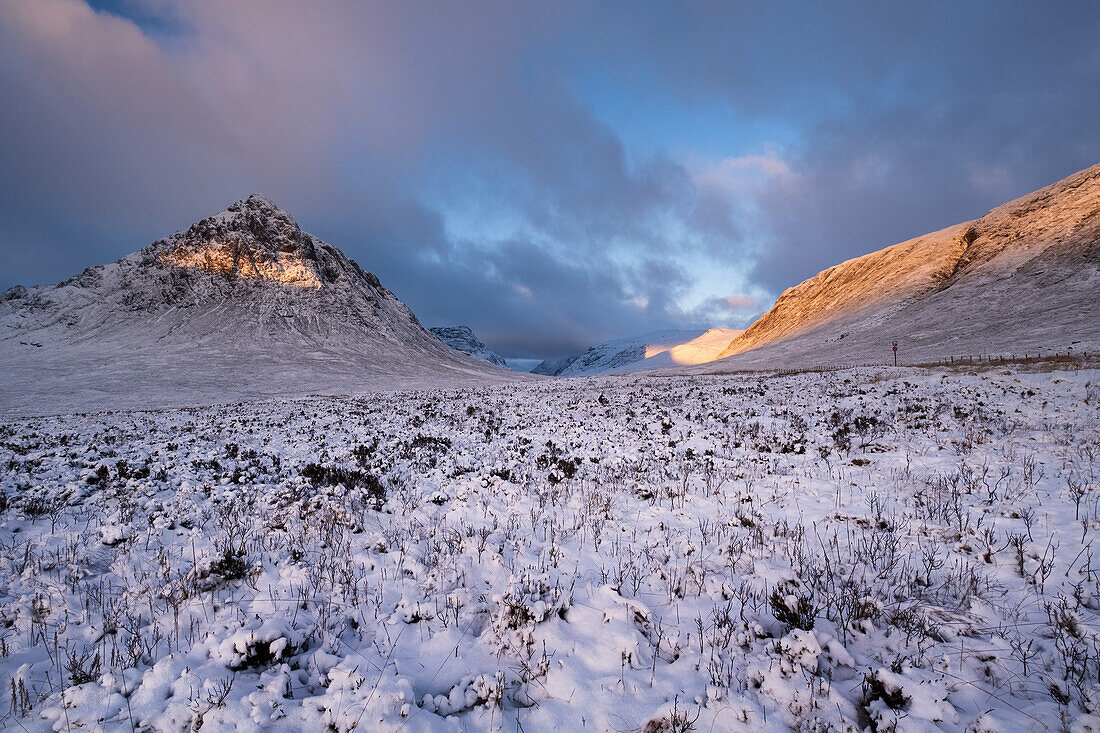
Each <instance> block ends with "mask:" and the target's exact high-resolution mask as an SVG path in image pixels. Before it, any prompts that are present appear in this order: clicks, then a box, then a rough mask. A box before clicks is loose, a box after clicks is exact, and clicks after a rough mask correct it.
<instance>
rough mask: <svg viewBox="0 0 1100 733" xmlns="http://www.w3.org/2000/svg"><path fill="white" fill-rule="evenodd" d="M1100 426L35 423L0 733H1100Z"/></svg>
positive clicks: (580, 420)
mask: <svg viewBox="0 0 1100 733" xmlns="http://www.w3.org/2000/svg"><path fill="white" fill-rule="evenodd" d="M1098 437H1100V372H1097V371H1078V372H1074V371H1059V372H1049V373H1044V374H1025V373H1008V372H1005V371H987V372H984V373H972V374H967V373H959V372H948V371H917V370H908V371H905V370H899V371H893V372H890V373H886V372H882V371H876V370H870V369H860V370H851V371H842V372H833V373H825V374H804V375H794V376H787V377H779V378H772V379H765V378H763V377H758V376H745V375H742V376H726V377H697V378H653V377H626V378H619V379H603V380H581V381H568V382H566V381H553V382H538V383H529V384H522V385H513V386H498V387H489V388H484V389H466V390H452V391H434V392H405V393H397V394H388V395H379V396H371V397H365V398H361V399H334V398H325V399H310V400H297V401H285V402H267V403H252V404H238V405H231V406H220V407H211V408H201V409H174V410H166V411H159V412H116V413H103V414H95V415H75V416H66V417H51V418H35V419H26V420H19V421H9V422H8V423H7V424H5V425H3V426H0V471H2V473H0V476H2V485H0V488H2V495H0V508H2V513H0V675H2V677H0V683H2V685H3V690H4V692H3V697H4V702H3V705H2V708H0V715H2V716H3V717H0V727H3V728H5V729H10V730H22V729H27V730H42V729H49V728H53V729H56V730H99V729H103V730H118V729H122V730H131V729H132V730H188V729H190V730H197V729H199V728H200V727H201V728H204V729H206V730H219V729H227V728H228V729H233V728H236V729H242V730H247V729H250V728H254V729H278V730H311V729H317V730H320V729H325V728H328V729H330V730H337V731H348V730H353V729H359V730H406V729H407V730H464V729H489V728H503V729H505V730H520V729H522V730H524V731H534V730H549V729H552V728H554V727H557V728H558V729H560V730H588V729H591V730H595V731H602V730H617V731H622V730H643V731H647V732H656V731H684V730H692V729H694V730H700V731H710V730H740V729H746V728H751V729H758V730H786V729H788V728H796V729H800V730H814V731H827V730H835V731H854V730H868V729H870V730H877V731H891V730H897V731H918V730H934V729H940V730H947V731H1000V730H1024V729H1035V730H1043V729H1049V730H1061V729H1070V730H1081V731H1085V730H1097V729H1100V685H1098V682H1100V617H1098V615H1097V614H1098V612H1100V557H1098V558H1096V559H1097V561H1098V566H1097V567H1096V568H1093V567H1092V562H1093V559H1094V558H1093V552H1092V544H1093V542H1094V540H1096V539H1097V538H1098V537H1100V491H1098V490H1097V489H1098V483H1097V473H1098V469H1100V456H1098V451H1100V445H1098V442H1100V441H1098ZM1098 554H1100V553H1098Z"/></svg>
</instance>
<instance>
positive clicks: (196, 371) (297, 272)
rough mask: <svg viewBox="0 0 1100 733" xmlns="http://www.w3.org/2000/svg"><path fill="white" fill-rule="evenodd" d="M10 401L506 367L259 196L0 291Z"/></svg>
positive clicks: (0, 342)
mask: <svg viewBox="0 0 1100 733" xmlns="http://www.w3.org/2000/svg"><path fill="white" fill-rule="evenodd" d="M0 374H4V376H5V380H6V384H5V385H3V386H2V387H0V409H3V407H4V406H9V407H20V408H26V407H31V406H33V407H34V408H35V409H42V407H43V405H46V404H62V403H63V402H62V401H61V398H62V397H64V396H65V395H68V397H66V398H65V399H66V400H67V402H64V404H82V405H87V404H93V403H97V402H96V401H97V400H100V401H102V402H104V403H106V404H111V405H114V406H117V405H118V404H120V400H131V401H134V400H136V401H139V402H141V403H142V404H158V403H165V402H169V401H174V400H196V401H210V400H216V399H227V398H233V397H242V398H243V397H246V396H247V397H255V396H261V395H282V396H286V395H289V394H304V393H316V392H332V391H337V392H345V393H346V392H353V391H362V390H372V389H386V388H391V387H393V386H398V385H399V386H411V385H425V384H435V383H446V382H480V381H484V380H486V379H489V380H494V379H500V378H502V377H506V376H507V374H506V373H504V372H502V371H501V370H499V369H494V368H493V367H492V366H490V365H489V364H486V363H485V362H483V361H480V360H477V359H474V358H471V357H469V356H466V355H464V354H460V353H458V352H456V351H453V350H452V349H449V348H447V347H446V346H445V345H444V344H442V343H440V342H439V340H438V339H436V338H435V337H434V336H432V335H431V334H429V333H428V332H427V331H426V330H425V329H424V328H423V327H422V326H421V325H420V322H419V321H418V320H417V319H416V316H415V315H413V313H412V312H411V311H410V310H409V309H408V307H406V306H405V304H404V303H402V302H401V301H400V300H398V298H397V297H396V296H395V295H394V294H393V293H391V292H390V291H389V290H387V289H386V288H385V287H383V286H382V284H381V283H380V282H379V281H378V278H376V277H375V276H374V275H372V274H370V273H369V272H364V271H363V270H362V269H360V267H359V266H358V265H357V264H356V263H355V262H354V261H353V260H351V259H349V258H348V257H346V256H345V255H344V254H343V253H342V252H341V251H340V250H338V249H337V248H336V247H333V246H331V245H329V244H326V243H324V242H322V241H321V240H320V239H318V238H316V237H314V236H312V235H311V234H309V233H307V232H303V231H302V230H301V229H300V228H299V227H298V224H297V223H295V221H294V219H293V218H292V217H291V216H290V215H289V214H287V213H286V212H285V211H283V210H282V209H280V208H279V207H277V206H276V205H275V204H273V203H272V202H271V201H269V200H268V199H266V198H264V197H262V196H250V197H249V198H247V199H244V200H242V201H238V202H237V203H235V204H233V205H232V206H230V207H229V208H228V209H226V210H225V211H222V212H220V213H218V214H214V215H213V216H209V217H207V218H205V219H203V220H201V221H199V222H197V223H195V224H193V225H191V226H190V227H188V228H187V229H184V230H181V231H178V232H176V233H175V234H173V235H171V236H169V237H165V238H164V239H159V240H157V241H156V242H153V243H152V244H150V245H149V246H147V247H145V248H144V249H141V250H139V251H138V252H134V253H133V254H130V255H127V256H125V257H123V258H121V259H120V260H118V261H117V262H112V263H110V264H106V265H96V266H95V267H90V268H88V269H87V270H85V271H84V272H82V273H81V274H79V275H77V276H75V277H72V278H70V279H68V280H66V281H64V282H62V283H59V284H57V285H41V286H36V287H33V288H22V287H15V288H11V289H9V290H8V291H7V292H6V293H4V294H3V296H2V297H0Z"/></svg>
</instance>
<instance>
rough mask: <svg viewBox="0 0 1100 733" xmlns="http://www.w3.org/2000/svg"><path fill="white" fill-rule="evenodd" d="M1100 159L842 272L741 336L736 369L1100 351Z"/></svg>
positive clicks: (732, 347)
mask: <svg viewBox="0 0 1100 733" xmlns="http://www.w3.org/2000/svg"><path fill="white" fill-rule="evenodd" d="M1097 313H1100V165H1096V166H1093V167H1091V168H1087V169H1085V170H1083V171H1080V172H1078V173H1076V174H1074V175H1072V176H1070V177H1068V178H1066V179H1064V180H1062V181H1059V182H1058V183H1055V184H1054V185H1051V186H1048V187H1046V188H1044V189H1041V190H1039V191H1036V192H1035V193H1032V194H1029V195H1027V196H1024V197H1022V198H1019V199H1017V200H1015V201H1012V202H1009V203H1007V204H1004V205H1003V206H1000V207H998V208H996V209H993V210H992V211H990V212H989V213H988V214H986V215H985V216H983V217H981V218H980V219H976V220H974V221H969V222H964V223H962V224H958V225H956V226H953V227H948V228H947V229H943V230H941V231H938V232H934V233H932V234H927V235H925V236H923V237H917V238H916V239H912V240H910V241H908V242H902V243H901V244H896V245H894V246H892V247H887V248H886V249H883V250H879V251H878V252H872V253H871V254H868V255H864V256H862V257H857V258H855V259H852V260H848V261H847V262H843V263H841V264H839V265H836V266H835V267H830V268H829V269H827V270H824V271H823V272H820V273H818V274H817V275H815V276H814V277H812V278H810V279H808V280H806V281H805V282H803V283H801V284H799V285H797V286H795V287H793V288H790V289H789V290H787V291H785V292H784V293H783V294H782V295H781V296H780V297H779V298H778V300H776V303H775V305H774V306H773V307H772V309H771V310H770V311H768V312H767V313H766V314H765V315H764V316H762V317H761V318H760V319H759V320H758V321H756V322H755V323H753V324H752V325H751V326H750V327H749V328H748V329H747V330H746V331H745V332H744V333H742V334H741V335H740V336H738V337H737V338H735V339H733V340H732V341H731V343H730V344H729V345H728V347H727V348H726V349H724V350H723V352H722V356H723V357H728V358H724V359H723V361H722V362H720V363H721V365H723V366H729V367H751V368H756V367H780V366H799V367H808V366H819V365H820V366H827V365H847V364H882V363H892V359H893V353H892V351H891V343H892V342H893V341H898V343H899V351H898V354H899V362H901V363H917V362H921V361H933V360H936V359H941V358H945V357H950V356H956V357H957V356H966V355H971V354H973V355H977V354H1008V355H1011V354H1019V355H1023V354H1024V353H1025V352H1029V353H1031V354H1034V353H1035V352H1036V351H1046V352H1048V353H1049V352H1053V351H1062V352H1064V351H1066V350H1071V351H1072V350H1077V351H1083V350H1090V351H1095V350H1096V349H1097V348H1100V318H1098V317H1097Z"/></svg>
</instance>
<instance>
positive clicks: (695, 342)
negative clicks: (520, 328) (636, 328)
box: [531, 328, 741, 377]
mask: <svg viewBox="0 0 1100 733" xmlns="http://www.w3.org/2000/svg"><path fill="white" fill-rule="evenodd" d="M740 333H741V331H739V330H737V329H733V328H711V329H708V330H705V331H704V330H691V331H685V330H671V331H654V332H651V333H645V334H642V335H640V336H635V337H632V338H625V339H616V340H615V341H606V342H604V343H602V344H597V345H595V346H592V347H589V349H588V350H587V351H585V352H584V353H582V354H574V355H572V356H566V357H562V358H560V359H547V360H546V361H544V362H542V363H541V364H539V365H538V366H537V367H535V368H534V369H532V370H531V372H532V373H533V374H546V375H549V376H554V377H578V376H584V375H588V374H613V373H619V372H632V371H641V370H646V369H661V368H664V367H673V366H682V365H689V364H702V363H705V362H708V361H711V360H713V359H715V358H717V356H718V354H719V353H720V352H721V351H722V349H724V348H725V347H726V346H727V345H728V344H729V343H730V341H731V340H732V339H733V338H734V337H736V336H737V335H738V334H740Z"/></svg>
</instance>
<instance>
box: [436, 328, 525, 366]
mask: <svg viewBox="0 0 1100 733" xmlns="http://www.w3.org/2000/svg"><path fill="white" fill-rule="evenodd" d="M428 330H430V331H431V332H432V333H434V334H435V335H436V337H437V338H438V339H439V340H440V341H442V342H443V343H445V344H447V346H450V347H451V348H452V349H454V350H455V351H461V352H462V353H463V354H469V355H470V356H476V357H477V358H478V359H483V360H485V361H487V362H489V363H490V364H495V365H496V366H498V367H504V368H505V369H507V368H508V362H507V361H505V360H504V357H503V356H500V355H499V354H496V353H495V352H493V351H492V350H491V349H490V348H489V347H488V346H486V345H485V344H483V343H482V342H481V339H479V338H478V337H477V336H476V335H475V334H474V332H473V331H472V330H471V329H470V328H469V326H452V327H444V326H435V327H433V328H430V329H428Z"/></svg>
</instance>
